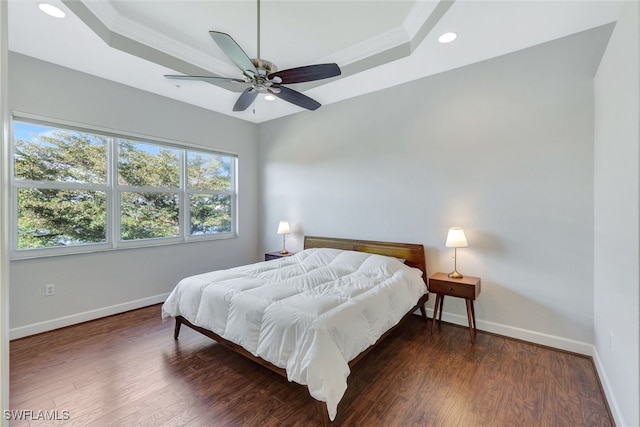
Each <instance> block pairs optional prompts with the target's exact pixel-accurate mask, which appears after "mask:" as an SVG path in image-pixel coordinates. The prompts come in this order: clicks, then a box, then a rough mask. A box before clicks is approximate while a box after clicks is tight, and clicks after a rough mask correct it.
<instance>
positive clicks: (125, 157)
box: [14, 130, 233, 249]
mask: <svg viewBox="0 0 640 427" xmlns="http://www.w3.org/2000/svg"><path fill="white" fill-rule="evenodd" d="M109 140H110V139H109V138H107V137H102V136H97V135H91V134H86V133H82V132H74V131H66V130H55V131H51V132H43V133H40V134H38V135H35V136H33V137H32V138H31V139H18V140H17V141H16V143H15V168H14V170H15V177H16V179H17V180H19V181H31V182H32V184H29V185H22V186H21V187H20V188H19V190H18V248H19V249H31V248H41V247H53V246H67V245H74V244H86V243H99V242H105V241H106V236H107V192H106V191H104V190H103V189H95V188H93V187H92V186H93V185H106V184H107V170H108V161H107V159H108V152H109ZM115 142H116V143H117V145H118V158H117V178H116V179H117V182H118V184H119V185H120V186H121V187H125V188H127V189H126V190H124V191H121V192H120V193H119V197H120V198H119V203H120V231H121V233H120V237H121V239H122V240H136V239H148V238H159V237H173V236H178V235H179V234H180V225H179V218H180V203H181V201H180V196H179V195H180V194H181V191H180V186H181V185H180V150H179V149H176V148H170V147H162V146H159V145H154V144H146V143H139V142H133V141H128V140H123V139H116V140H115ZM232 162H233V158H232V157H231V156H225V155H216V154H212V153H204V152H195V151H190V150H189V151H187V177H186V180H187V187H188V188H190V189H192V190H197V193H198V194H193V193H191V194H189V195H188V196H187V197H188V198H189V200H188V204H189V214H190V217H191V221H190V227H189V229H190V234H196V235H197V234H213V233H221V232H231V231H232V230H231V212H232V199H233V198H232V196H231V190H232ZM39 183H44V185H41V184H39ZM48 183H49V184H48ZM60 183H73V186H74V188H73V189H68V188H65V187H64V185H65V184H60ZM41 187H45V188H41ZM46 187H49V188H46Z"/></svg>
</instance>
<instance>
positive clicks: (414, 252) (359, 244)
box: [173, 236, 429, 426]
mask: <svg viewBox="0 0 640 427" xmlns="http://www.w3.org/2000/svg"><path fill="white" fill-rule="evenodd" d="M309 248H334V249H343V250H349V251H357V252H366V253H371V254H379V255H386V256H392V257H395V258H401V259H404V260H405V264H407V265H408V266H410V267H415V268H418V269H420V270H421V271H422V279H423V280H424V282H425V286H426V285H427V267H426V261H425V255H424V246H423V245H418V244H412V243H393V242H378V241H371V240H352V239H337V238H332V237H313V236H305V238H304V249H309ZM428 299H429V294H428V293H426V294H424V295H423V296H422V297H421V298H420V299H419V300H418V303H417V304H416V305H415V306H414V307H413V308H412V309H411V310H409V311H408V312H407V313H406V314H405V315H404V317H403V318H402V319H401V320H400V322H398V324H397V325H396V326H394V327H392V328H391V329H389V330H388V331H387V332H385V333H384V334H383V335H382V336H381V337H380V338H379V339H378V341H376V342H375V344H373V345H372V346H371V347H369V348H367V349H366V350H364V351H363V352H362V353H360V354H359V355H358V356H357V357H356V358H354V359H353V360H351V361H350V362H349V368H353V366H355V365H356V364H357V363H358V362H359V361H360V360H362V359H363V358H364V357H365V356H366V355H367V354H369V352H370V351H371V350H373V349H374V348H375V347H376V346H377V345H378V344H379V343H380V342H382V341H383V340H384V339H385V338H386V337H387V336H389V334H391V332H393V331H394V330H395V329H396V328H397V327H398V326H399V325H400V324H401V323H402V322H403V321H404V320H405V319H407V318H408V317H409V316H411V314H412V313H413V312H414V311H416V310H417V309H420V313H421V315H422V318H423V320H424V321H425V322H426V321H427V313H426V311H425V307H424V304H425V303H426V302H427V300H428ZM175 319H176V324H175V329H174V333H173V337H174V339H176V340H177V339H178V335H179V334H180V326H182V325H186V326H188V327H189V328H191V329H193V330H195V331H198V332H200V333H201V334H203V335H206V336H207V337H209V338H211V339H213V340H215V341H217V342H218V343H220V344H222V345H224V346H225V347H227V348H229V349H231V350H233V351H235V352H236V353H239V354H241V355H243V356H244V357H246V358H248V359H250V360H253V361H254V362H256V363H258V364H260V365H262V366H264V367H265V368H268V369H270V370H271V371H273V372H275V373H277V374H279V375H281V376H283V377H284V378H287V372H286V370H285V369H282V368H279V367H277V366H275V365H274V364H272V363H270V362H267V361H266V360H264V359H262V358H260V357H257V356H254V355H253V354H251V353H250V352H248V351H247V350H245V349H244V348H243V347H242V346H240V345H238V344H235V343H233V342H231V341H229V340H226V339H224V338H222V337H221V336H220V335H218V334H216V333H215V332H212V331H210V330H208V329H204V328H202V327H200V326H196V325H194V324H193V323H191V322H189V321H188V320H187V319H185V318H184V317H182V316H176V318H175ZM316 406H317V408H318V412H319V413H320V416H321V417H322V425H325V426H326V425H329V424H330V420H329V414H328V413H327V404H326V403H325V402H321V401H317V400H316Z"/></svg>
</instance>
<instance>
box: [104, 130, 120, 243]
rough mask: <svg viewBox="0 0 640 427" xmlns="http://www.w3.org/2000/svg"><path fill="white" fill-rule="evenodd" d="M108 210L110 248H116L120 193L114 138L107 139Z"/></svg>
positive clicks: (118, 236) (118, 230)
mask: <svg viewBox="0 0 640 427" xmlns="http://www.w3.org/2000/svg"><path fill="white" fill-rule="evenodd" d="M109 144H110V147H109V148H110V149H109V159H108V162H109V163H108V164H109V175H108V177H107V178H108V180H109V199H108V200H109V208H108V209H109V210H108V211H107V212H108V214H109V216H108V222H107V224H108V227H109V231H110V233H109V239H110V243H111V247H113V248H117V247H118V242H119V241H120V191H119V189H118V144H117V142H116V138H113V137H112V138H109Z"/></svg>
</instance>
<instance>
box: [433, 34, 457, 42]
mask: <svg viewBox="0 0 640 427" xmlns="http://www.w3.org/2000/svg"><path fill="white" fill-rule="evenodd" d="M457 37H458V34H456V33H444V34H442V35H441V36H440V37H438V41H439V42H440V43H451V42H452V41H454V40H455V39H456V38H457Z"/></svg>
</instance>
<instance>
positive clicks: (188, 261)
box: [9, 53, 258, 337]
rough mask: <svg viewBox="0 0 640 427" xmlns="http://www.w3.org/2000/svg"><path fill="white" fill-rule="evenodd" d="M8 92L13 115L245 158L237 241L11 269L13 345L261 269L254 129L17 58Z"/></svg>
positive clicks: (19, 264) (20, 263) (12, 60)
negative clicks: (203, 278) (200, 276)
mask: <svg viewBox="0 0 640 427" xmlns="http://www.w3.org/2000/svg"><path fill="white" fill-rule="evenodd" d="M9 85H10V89H11V91H10V96H9V105H10V108H11V109H12V110H13V111H19V112H26V113H31V114H36V115H41V116H45V117H49V118H52V119H63V120H70V121H73V122H77V123H84V124H88V125H94V126H99V127H106V128H110V129H115V130H120V131H126V132H133V133H137V134H143V135H149V136H157V137H161V138H166V139H172V140H176V141H183V142H186V143H191V144H197V145H200V146H203V145H204V146H210V147H214V148H219V149H223V150H229V151H233V152H236V153H238V158H239V167H238V190H239V197H238V203H239V219H238V224H239V237H238V238H237V239H228V240H219V241H209V242H199V243H189V244H177V245H169V246H159V247H153V248H144V249H127V250H119V251H111V252H101V253H94V254H83V255H67V256H58V257H50V258H40V259H32V260H17V261H12V262H11V273H10V282H11V285H10V286H11V287H10V292H11V297H10V306H11V318H10V325H11V329H12V333H11V336H12V337H17V336H22V335H26V334H29V333H34V332H40V331H42V330H47V329H50V328H52V327H58V326H63V325H65V324H70V323H74V322H77V321H82V320H87V319H89V318H95V317H98V316H101V315H106V314H111V313H112V312H118V311H123V310H127V309H131V308H135V307H138V306H143V305H148V304H150V303H155V302H160V301H163V300H164V297H165V296H166V294H167V293H168V292H169V291H170V290H171V289H172V288H173V286H175V284H176V283H177V281H178V280H179V279H181V278H183V277H185V276H187V275H190V274H195V273H200V272H204V271H210V270H214V269H218V268H226V267H230V266H235V265H239V264H246V263H249V262H255V261H256V260H257V259H258V252H257V248H258V243H257V242H258V237H257V226H258V224H257V215H256V211H257V198H258V192H257V172H256V170H257V148H256V141H257V129H256V126H255V125H254V124H251V123H247V122H243V121H240V120H236V119H232V118H229V117H227V116H224V115H221V114H216V113H212V112H210V111H207V110H203V109H200V108H196V107H193V106H189V105H186V104H183V103H180V102H176V101H173V100H170V99H167V98H163V97H159V96H155V95H152V94H149V93H146V92H143V91H140V90H137V89H134V88H131V87H126V86H123V85H119V84H117V83H113V82H110V81H107V80H103V79H100V78H96V77H93V76H89V75H86V74H83V73H79V72H76V71H72V70H70V69H65V68H62V67H59V66H56V65H53V64H50V63H46V62H42V61H38V60H35V59H33V58H29V57H26V56H22V55H19V54H13V53H12V54H11V55H10V57H9ZM46 283H55V285H56V295H55V296H52V297H45V296H44V285H45V284H46Z"/></svg>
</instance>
